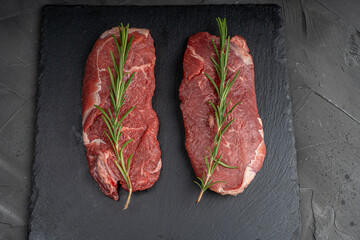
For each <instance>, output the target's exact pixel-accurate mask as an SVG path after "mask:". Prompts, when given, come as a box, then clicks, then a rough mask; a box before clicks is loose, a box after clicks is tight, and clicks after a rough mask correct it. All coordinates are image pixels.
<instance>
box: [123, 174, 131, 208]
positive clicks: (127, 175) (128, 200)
mask: <svg viewBox="0 0 360 240" xmlns="http://www.w3.org/2000/svg"><path fill="white" fill-rule="evenodd" d="M126 177H127V178H128V179H129V186H128V187H129V193H128V197H127V200H126V203H125V206H124V210H126V209H127V208H128V206H129V204H130V199H131V194H132V186H131V181H130V177H129V174H128V173H126Z"/></svg>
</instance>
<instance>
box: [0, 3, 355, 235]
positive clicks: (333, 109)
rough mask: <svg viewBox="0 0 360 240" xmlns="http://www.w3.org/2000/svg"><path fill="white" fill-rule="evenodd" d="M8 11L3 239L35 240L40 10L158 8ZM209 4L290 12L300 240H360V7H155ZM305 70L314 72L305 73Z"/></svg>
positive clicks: (1, 134)
mask: <svg viewBox="0 0 360 240" xmlns="http://www.w3.org/2000/svg"><path fill="white" fill-rule="evenodd" d="M0 2H1V8H0V33H1V34H0V40H1V41H0V53H1V54H0V74H1V78H0V89H1V90H0V98H1V101H0V109H1V115H0V121H1V126H0V184H1V186H0V239H6V240H8V239H16V240H20V239H27V231H28V230H27V221H28V199H29V193H30V187H31V167H32V153H33V148H34V141H33V140H34V135H35V134H34V130H33V129H34V126H35V107H36V99H35V97H34V96H35V93H36V89H37V80H38V75H37V71H36V70H37V66H38V60H37V56H38V52H39V51H38V48H39V41H38V40H39V36H40V33H39V31H40V26H41V23H40V17H41V7H42V6H43V5H44V4H51V3H52V4H55V3H56V4H74V3H78V4H80V3H81V4H113V5H118V4H120V5H121V4H140V5H143V4H150V2H149V1H147V0H122V1H121V0H120V1H119V0H107V1H106V2H104V1H103V0H34V1H26V0H18V1H1V0H0ZM210 3H217V4H218V3H223V4H225V3H226V4H229V3H232V4H233V3H277V4H279V5H280V6H282V7H283V11H284V16H285V18H284V20H285V29H286V43H287V44H286V48H287V58H288V71H289V80H290V96H291V98H292V108H293V118H294V131H295V138H296V148H297V149H298V154H297V159H298V175H299V183H300V200H301V201H300V204H301V205H300V212H301V222H302V224H301V225H302V228H301V235H300V239H305V240H311V239H315V238H316V239H341V238H342V239H357V238H358V236H360V228H359V225H358V224H359V222H360V212H359V205H360V194H359V191H360V189H359V186H360V178H358V177H357V176H359V173H360V164H359V159H360V152H359V145H360V142H359V139H360V137H359V136H360V123H359V122H360V109H359V107H358V103H359V102H360V85H359V77H358V76H360V62H359V61H358V60H357V59H359V57H360V51H359V49H360V48H359V47H358V46H360V37H359V30H360V14H359V9H360V1H357V0H348V1H338V0H303V1H281V0H195V1H194V0H167V1H164V0H152V1H151V4H154V5H156V4H157V5H158V4H210ZM305 53H306V54H305ZM304 66H306V67H310V68H308V69H311V71H306V70H305V68H304ZM300 70H301V71H300ZM304 70H305V71H304ZM323 74H325V77H324V76H323ZM339 84H342V85H339ZM339 86H340V87H339ZM314 99H315V100H314ZM349 100H351V102H349ZM299 109H300V110H299ZM298 110H299V111H298ZM315 113H316V114H315ZM324 126H325V127H324ZM335 150H336V151H335ZM331 151H334V153H336V154H333V153H331ZM334 163H335V164H334ZM324 166H326V167H324ZM319 183H320V184H319Z"/></svg>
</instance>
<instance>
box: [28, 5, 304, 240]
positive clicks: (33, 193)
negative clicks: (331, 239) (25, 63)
mask: <svg viewBox="0 0 360 240" xmlns="http://www.w3.org/2000/svg"><path fill="white" fill-rule="evenodd" d="M218 5H227V6H231V5H244V6H258V5H262V6H269V7H271V6H272V7H277V8H278V12H279V16H280V19H281V21H280V23H281V26H280V27H279V38H280V40H281V42H282V43H281V44H279V46H281V48H280V49H282V51H283V54H284V55H285V56H284V60H285V62H286V68H285V72H286V74H285V76H284V78H285V82H286V90H287V94H286V95H287V103H288V107H287V111H288V113H289V115H288V116H287V117H288V124H289V125H288V131H289V132H290V134H291V138H292V144H294V145H293V146H295V136H294V128H293V120H292V117H291V116H292V108H291V98H290V95H289V77H288V70H287V57H286V38H285V25H284V12H283V11H282V7H281V6H280V5H278V4H207V5H198V4H196V5H105V6H104V5H82V4H78V5H59V4H49V5H45V6H44V7H43V8H42V11H41V32H40V36H39V40H40V41H39V42H40V45H39V47H40V51H39V56H38V59H39V65H38V69H37V70H38V83H37V85H38V89H37V94H36V101H37V107H36V126H35V131H34V132H35V137H34V138H35V144H34V153H33V167H32V180H31V181H32V184H31V185H32V187H31V188H32V189H31V195H30V198H29V199H30V201H29V203H30V204H29V210H30V211H29V220H28V226H29V231H28V237H29V236H30V233H31V231H32V230H33V229H32V225H31V222H32V218H33V216H32V212H33V210H34V209H35V208H36V201H37V197H38V191H39V189H38V187H37V186H36V180H35V176H36V174H37V171H38V170H39V168H38V163H37V161H36V158H35V156H36V153H37V152H38V142H39V137H38V133H39V124H38V118H39V114H40V113H41V109H40V107H39V102H40V96H41V92H42V84H41V83H42V79H43V75H42V74H41V73H42V69H43V68H44V51H43V49H44V40H45V36H44V29H45V25H46V24H47V23H46V21H45V17H44V16H45V15H46V13H47V10H48V9H51V8H77V7H82V8H92V7H115V6H116V7H121V6H126V7H129V6H131V7H160V8H161V7H168V6H173V7H176V6H179V7H185V6H198V7H202V6H218ZM292 151H293V156H294V159H293V161H292V164H291V165H292V166H293V170H295V174H294V176H296V179H292V181H294V182H295V183H296V187H297V189H296V192H297V195H298V196H299V184H298V175H297V172H296V159H297V158H296V149H295V148H294V149H292ZM297 213H298V214H297V215H298V222H299V228H298V229H297V230H295V231H294V233H293V235H292V236H293V237H292V238H291V239H299V233H300V229H301V222H300V214H299V208H297Z"/></svg>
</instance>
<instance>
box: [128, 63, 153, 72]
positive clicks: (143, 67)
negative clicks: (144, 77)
mask: <svg viewBox="0 0 360 240" xmlns="http://www.w3.org/2000/svg"><path fill="white" fill-rule="evenodd" d="M148 67H151V63H147V64H144V65H140V66H133V67H131V68H130V69H129V70H127V71H128V72H135V71H137V70H142V71H144V69H145V68H148Z"/></svg>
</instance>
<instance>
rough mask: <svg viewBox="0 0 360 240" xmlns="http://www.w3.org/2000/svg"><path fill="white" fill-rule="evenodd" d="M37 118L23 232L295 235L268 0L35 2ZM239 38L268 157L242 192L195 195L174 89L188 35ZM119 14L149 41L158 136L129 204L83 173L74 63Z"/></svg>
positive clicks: (278, 33)
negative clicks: (148, 170)
mask: <svg viewBox="0 0 360 240" xmlns="http://www.w3.org/2000/svg"><path fill="white" fill-rule="evenodd" d="M43 14H44V15H43V26H42V42H41V60H40V70H41V73H40V78H39V95H38V118H37V128H38V134H37V136H36V147H35V160H34V167H33V169H34V170H33V171H34V182H33V196H32V201H33V203H32V204H31V207H30V208H31V217H30V236H29V238H30V239H86V240H90V239H114V238H117V239H261V240H265V239H277V240H281V239H284V240H285V239H286V240H287V239H290V238H292V237H293V238H297V236H296V235H297V234H296V233H297V232H296V230H297V229H298V228H299V213H298V207H299V200H298V186H297V182H296V181H297V175H296V157H295V148H294V137H293V131H292V121H291V108H290V100H289V97H288V79H287V70H286V54H285V41H284V29H283V20H282V17H281V8H279V7H278V6H275V5H219V6H163V7H135V6H119V7H109V6H107V7H94V6H92V7H89V6H72V7H66V6H48V7H45V8H44V11H43ZM217 16H220V17H226V18H227V20H228V25H229V34H230V35H234V34H238V35H242V36H244V37H245V38H246V40H247V42H248V45H249V48H250V50H251V54H252V56H253V58H254V64H255V84H256V92H257V99H258V107H259V111H260V115H261V117H262V119H263V121H264V130H265V142H266V145H267V156H266V159H265V162H264V166H263V168H262V169H261V170H260V172H259V173H258V174H257V176H256V178H255V179H254V181H253V182H252V183H251V184H250V186H249V187H248V188H247V189H246V190H245V192H244V193H243V194H240V195H238V196H237V197H232V196H225V197H224V196H220V195H218V194H215V193H213V192H211V191H208V192H207V193H206V194H205V196H204V198H203V200H202V201H201V203H200V204H198V205H195V200H196V198H197V196H198V194H199V189H198V187H197V186H196V185H195V184H194V183H193V180H194V173H193V170H192V169H191V165H190V164H189V159H188V156H187V153H186V151H185V148H184V126H183V123H182V116H181V112H180V107H179V104H180V101H179V97H178V88H179V85H180V82H181V80H182V59H183V54H184V50H185V47H186V44H187V39H188V37H189V36H190V35H192V34H194V33H197V32H200V31H209V32H210V33H212V34H217V31H218V30H217V25H216V22H215V18H216V17H217ZM120 22H124V23H127V22H129V23H130V24H131V27H141V28H148V29H150V31H151V35H152V36H153V38H154V41H155V46H156V54H157V61H156V68H155V74H156V75H155V76H156V91H155V97H154V99H153V105H154V109H155V110H156V112H157V114H158V117H159V121H160V131H159V135H158V139H159V142H160V145H161V149H162V160H163V168H162V171H161V175H160V179H159V181H158V182H157V183H156V184H155V185H154V187H153V188H151V189H149V190H147V191H143V192H138V193H135V194H134V195H133V198H132V202H131V205H130V207H129V209H128V210H126V211H123V210H122V208H123V204H124V201H125V198H126V193H125V191H124V190H120V202H115V201H113V200H112V199H110V198H108V197H106V196H105V195H104V194H103V193H102V192H101V191H100V189H99V187H98V186H97V184H96V183H95V181H94V180H93V179H92V178H91V176H90V174H89V173H88V166H87V161H86V154H85V148H84V146H83V143H82V139H81V132H82V127H81V104H80V99H81V89H82V76H83V73H84V68H85V62H86V59H87V56H88V54H89V53H90V51H91V49H92V47H93V44H94V43H95V41H96V40H97V38H98V37H99V36H100V34H101V33H103V32H104V31H105V30H107V29H110V28H111V27H113V26H116V25H118V24H119V23H120Z"/></svg>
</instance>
